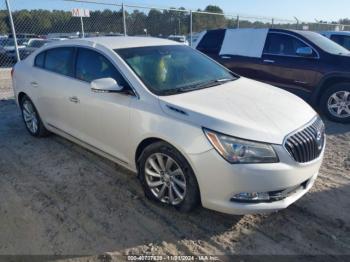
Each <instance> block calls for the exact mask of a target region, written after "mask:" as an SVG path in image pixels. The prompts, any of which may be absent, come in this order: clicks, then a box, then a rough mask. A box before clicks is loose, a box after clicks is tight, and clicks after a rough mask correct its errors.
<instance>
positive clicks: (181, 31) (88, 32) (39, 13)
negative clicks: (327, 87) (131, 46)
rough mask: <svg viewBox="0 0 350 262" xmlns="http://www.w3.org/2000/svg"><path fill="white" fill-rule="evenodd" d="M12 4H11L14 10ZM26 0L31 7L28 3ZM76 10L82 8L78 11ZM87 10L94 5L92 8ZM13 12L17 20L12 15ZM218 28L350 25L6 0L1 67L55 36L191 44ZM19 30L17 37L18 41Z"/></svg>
mask: <svg viewBox="0 0 350 262" xmlns="http://www.w3.org/2000/svg"><path fill="white" fill-rule="evenodd" d="M7 3H8V4H10V8H11V12H10V11H9V8H8V6H7ZM24 3H26V4H25V6H27V8H28V7H30V9H26V8H23V5H24ZM72 10H75V11H74V12H77V10H80V12H78V15H73V14H74V12H72ZM84 10H88V11H87V13H85V11H84ZM82 13H83V15H82ZM10 14H12V18H13V19H10ZM75 14H76V13H75ZM79 14H80V15H79ZM11 21H13V25H14V26H13V27H14V28H13V29H12V28H11ZM214 28H283V29H299V30H313V31H328V30H332V31H334V30H336V31H341V30H350V26H347V25H339V24H327V23H305V22H302V21H299V20H298V19H297V18H295V19H292V20H287V19H276V18H268V17H252V16H248V15H232V14H219V13H210V12H203V11H191V10H185V9H175V8H156V7H146V6H133V5H122V4H120V1H115V0H50V1H44V0H36V1H30V5H28V1H27V0H0V67H11V66H12V65H13V63H15V62H16V61H17V58H18V57H19V58H20V59H23V58H25V57H26V56H28V55H29V54H30V53H31V52H33V51H34V50H35V49H36V48H38V47H40V46H42V45H44V44H45V43H47V42H49V41H59V40H62V39H66V38H77V37H90V36H119V35H132V36H137V35H142V36H154V37H163V38H170V39H173V40H176V41H183V42H188V43H189V44H190V43H191V39H192V40H195V39H196V35H197V33H198V32H201V31H203V30H208V29H214ZM13 30H15V32H16V36H17V41H14V37H13V32H12V31H13ZM16 45H17V47H16ZM17 50H18V52H17Z"/></svg>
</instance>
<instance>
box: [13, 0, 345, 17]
mask: <svg viewBox="0 0 350 262" xmlns="http://www.w3.org/2000/svg"><path fill="white" fill-rule="evenodd" d="M94 1H95V2H97V1H101V2H109V3H121V2H122V1H117V0H94ZM10 3H11V5H12V6H13V9H21V8H27V9H36V8H42V9H65V10H70V9H71V8H73V7H82V5H83V4H81V3H72V2H65V1H62V0H10ZM124 3H125V4H137V5H151V6H160V7H180V6H183V7H185V8H189V9H198V8H201V9H204V8H205V7H206V6H207V5H209V4H215V5H218V6H220V7H221V8H222V9H223V10H224V11H225V12H228V13H234V14H237V13H238V14H245V15H256V16H264V17H276V18H284V19H293V17H294V16H295V17H297V18H299V19H300V20H303V21H307V22H311V21H314V20H315V19H317V20H326V21H338V20H339V19H340V18H350V0H332V1H330V0H186V1H185V0H130V1H127V0H125V1H124ZM83 6H84V5H83ZM85 7H87V8H89V9H91V10H95V9H101V8H100V7H98V6H97V5H92V4H89V5H85ZM107 7H108V6H105V8H107ZM102 9H103V8H102Z"/></svg>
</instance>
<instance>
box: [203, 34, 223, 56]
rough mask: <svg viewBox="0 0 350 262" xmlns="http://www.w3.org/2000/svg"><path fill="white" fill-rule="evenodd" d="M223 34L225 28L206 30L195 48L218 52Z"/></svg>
mask: <svg viewBox="0 0 350 262" xmlns="http://www.w3.org/2000/svg"><path fill="white" fill-rule="evenodd" d="M224 36H225V29H219V30H212V31H208V32H207V33H206V34H205V35H204V36H203V38H202V40H201V41H200V42H199V44H198V46H197V49H198V50H200V51H203V52H206V53H213V54H218V53H219V52H220V49H221V46H222V41H223V40H224Z"/></svg>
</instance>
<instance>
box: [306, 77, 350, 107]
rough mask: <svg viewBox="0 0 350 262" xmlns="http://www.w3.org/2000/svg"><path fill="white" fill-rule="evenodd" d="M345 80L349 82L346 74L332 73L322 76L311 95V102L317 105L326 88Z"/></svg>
mask: <svg viewBox="0 0 350 262" xmlns="http://www.w3.org/2000/svg"><path fill="white" fill-rule="evenodd" d="M347 82H348V83H350V75H348V74H332V75H328V76H326V77H324V78H323V79H322V80H321V82H320V84H319V85H318V86H317V87H316V89H315V90H314V92H313V93H312V95H311V104H312V105H313V106H316V107H318V106H319V104H320V100H321V96H322V94H323V92H324V91H325V90H326V89H327V88H329V87H331V86H333V85H335V84H339V83H347Z"/></svg>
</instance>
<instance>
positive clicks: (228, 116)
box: [159, 77, 317, 144]
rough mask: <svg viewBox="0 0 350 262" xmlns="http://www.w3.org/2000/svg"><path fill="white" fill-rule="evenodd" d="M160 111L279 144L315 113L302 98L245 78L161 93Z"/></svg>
mask: <svg viewBox="0 0 350 262" xmlns="http://www.w3.org/2000/svg"><path fill="white" fill-rule="evenodd" d="M159 102H160V106H161V108H162V110H163V111H164V112H165V113H166V114H169V115H171V116H173V117H176V118H179V119H182V120H184V121H187V122H190V123H193V124H195V125H199V126H202V127H206V128H208V129H212V130H215V131H218V132H221V133H224V134H227V135H231V136H235V137H240V138H244V139H249V140H255V141H261V142H268V143H273V144H282V142H283V140H284V138H285V137H286V135H287V134H289V133H291V132H293V131H295V130H296V129H298V128H300V127H301V126H303V125H305V124H306V123H308V122H309V121H311V120H312V119H313V118H314V117H315V116H316V115H317V114H316V112H315V111H314V110H313V109H312V108H311V107H310V106H309V105H308V104H307V103H306V102H304V101H303V100H302V99H301V98H299V97H297V96H295V95H293V94H291V93H289V92H286V91H284V90H282V89H279V88H277V87H273V86H270V85H267V84H264V83H260V82H257V81H254V80H250V79H247V78H243V77H241V78H239V79H237V80H235V81H232V82H228V83H225V84H222V85H219V86H215V87H211V88H206V89H201V90H197V91H192V92H188V93H182V94H177V95H172V96H160V97H159Z"/></svg>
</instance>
